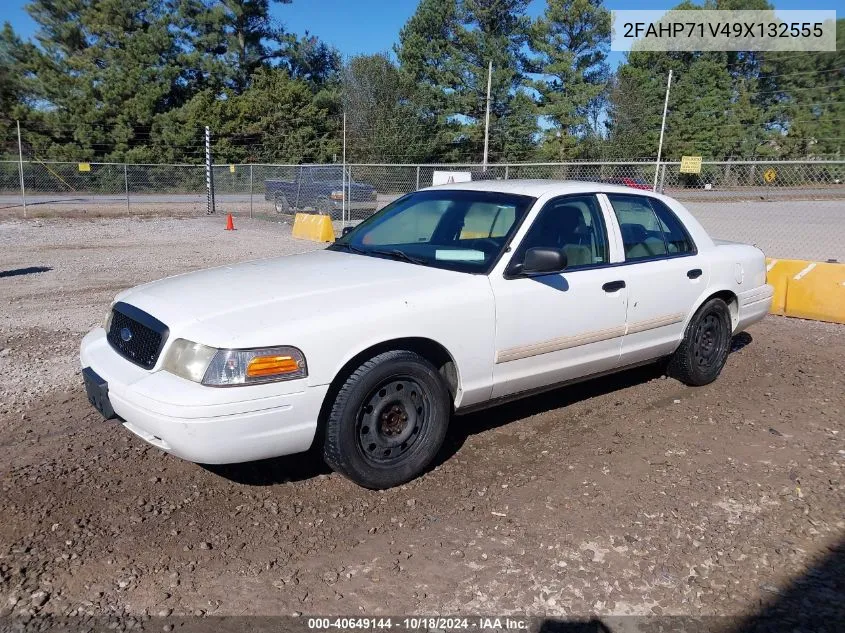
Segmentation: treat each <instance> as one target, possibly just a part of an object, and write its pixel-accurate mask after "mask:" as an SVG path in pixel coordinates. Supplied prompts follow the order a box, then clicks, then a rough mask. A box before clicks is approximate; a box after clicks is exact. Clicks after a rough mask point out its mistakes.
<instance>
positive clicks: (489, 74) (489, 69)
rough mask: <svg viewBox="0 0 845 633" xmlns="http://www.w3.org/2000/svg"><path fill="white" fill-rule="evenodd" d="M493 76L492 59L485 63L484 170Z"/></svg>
mask: <svg viewBox="0 0 845 633" xmlns="http://www.w3.org/2000/svg"><path fill="white" fill-rule="evenodd" d="M492 77H493V60H492V59H491V60H490V62H489V63H488V65H487V114H486V115H485V116H484V171H487V147H488V143H489V141H490V82H491V79H492Z"/></svg>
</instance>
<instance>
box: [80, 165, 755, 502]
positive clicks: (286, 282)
mask: <svg viewBox="0 0 845 633" xmlns="http://www.w3.org/2000/svg"><path fill="white" fill-rule="evenodd" d="M771 300H772V287H771V286H769V285H767V284H766V266H765V262H764V258H763V253H762V252H760V251H759V250H758V249H756V248H754V247H752V246H745V245H741V244H733V243H716V242H714V241H713V240H712V239H711V238H710V237H709V236H708V235H707V233H706V232H705V231H704V229H703V228H702V227H701V225H700V224H699V223H698V222H697V221H696V220H695V219H694V218H693V217H692V215H691V214H690V213H689V212H688V211H687V210H686V209H685V208H684V207H683V206H682V205H681V204H679V203H678V202H677V201H675V200H673V199H671V198H668V197H665V196H661V195H657V194H653V193H650V192H645V191H641V190H637V189H630V188H626V187H620V186H614V185H607V184H598V183H587V182H550V181H494V182H491V181H483V182H471V183H462V184H458V185H448V186H444V187H436V188H430V189H424V190H421V191H417V192H414V193H411V194H408V195H406V196H403V197H402V198H399V199H398V200H396V201H394V202H393V203H391V204H390V205H389V206H388V207H386V208H385V209H383V210H382V211H380V212H379V213H377V214H375V215H373V216H372V217H370V218H369V219H367V220H366V221H364V222H362V223H361V224H359V225H358V226H357V227H356V228H355V229H354V230H352V231H351V232H348V233H346V234H345V235H343V237H341V238H340V239H338V240H337V241H336V242H335V243H333V244H331V245H330V246H329V247H328V248H326V249H325V250H320V251H315V252H311V253H307V254H302V255H293V256H288V257H278V258H271V259H263V260H258V261H251V262H245V263H242V264H236V265H229V266H221V267H219V268H213V269H210V270H204V271H199V272H194V273H189V274H184V275H178V276H175V277H170V278H167V279H163V280H161V281H156V282H153V283H148V284H145V285H142V286H139V287H137V288H133V289H131V290H127V291H125V292H123V293H121V294H119V295H118V296H117V297H116V299H115V303H114V304H113V305H112V306H111V309H110V310H109V313H108V316H107V318H106V322H105V324H104V327H102V328H97V329H96V330H94V331H92V332H91V333H89V334H88V335H87V336H86V337H85V338H84V339H83V341H82V349H81V362H82V367H83V376H84V380H85V386H86V390H87V393H88V397H89V399H90V401H91V402H92V404H94V406H96V407H97V409H99V411H100V412H101V413H102V414H103V415H104V416H105V417H106V418H116V419H118V420H119V421H120V423H121V424H123V426H125V427H126V428H127V429H128V430H129V431H132V432H133V433H135V434H136V435H138V436H139V437H141V438H142V439H144V440H146V441H147V442H149V443H151V444H153V445H155V446H157V447H159V448H161V449H163V450H164V451H167V452H170V453H173V454H174V455H177V456H179V457H182V458H184V459H187V460H191V461H195V462H199V463H208V464H220V463H232V462H243V461H250V460H257V459H262V458H268V457H275V456H279V455H286V454H290V453H297V452H301V451H306V450H308V449H309V448H311V447H312V446H313V447H314V448H317V449H319V450H321V451H322V454H323V457H324V459H325V460H326V462H327V463H328V464H329V465H330V466H331V467H332V468H334V469H335V470H337V471H339V472H341V473H343V474H344V475H346V476H348V477H349V478H351V479H352V480H354V481H356V482H357V483H359V484H361V485H363V486H366V487H369V488H386V487H390V486H395V485H398V484H401V483H403V482H406V481H408V480H410V479H412V478H413V477H415V476H417V475H419V474H420V473H421V472H423V471H424V470H425V469H426V467H427V466H428V465H429V464H430V463H431V462H432V460H433V458H434V457H435V454H436V453H437V452H438V450H439V448H440V446H441V443H442V442H443V439H444V436H445V434H446V429H447V426H448V424H449V422H450V420H451V419H452V417H453V414H460V413H464V412H468V411H472V410H476V409H479V408H482V407H487V406H491V405H495V404H497V403H500V402H502V401H504V400H509V399H513V398H520V397H523V396H527V395H530V394H534V393H537V392H539V391H542V390H547V389H552V388H555V387H558V386H560V385H564V384H568V383H572V382H574V381H578V380H583V379H585V378H590V377H593V376H598V375H600V374H606V373H609V372H614V371H618V370H621V369H623V368H627V367H632V366H634V365H640V364H644V363H651V362H657V361H663V360H668V363H667V367H668V370H667V371H668V373H669V374H670V375H671V376H674V377H675V378H677V379H678V380H681V381H683V382H684V383H686V384H689V385H704V384H707V383H709V382H711V381H713V380H715V379H716V377H717V376H718V375H719V372H720V371H721V370H722V367H723V366H724V364H725V361H726V359H727V356H728V351H729V348H730V341H731V336H732V334H734V333H736V332H738V331H740V330H742V329H744V328H746V327H747V326H748V325H750V324H751V323H754V322H755V321H759V320H760V319H762V318H763V317H764V316H765V315H766V313H767V312H768V311H769V307H770V304H771ZM456 423H460V422H459V421H457V422H456Z"/></svg>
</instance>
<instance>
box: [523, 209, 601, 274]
mask: <svg viewBox="0 0 845 633" xmlns="http://www.w3.org/2000/svg"><path fill="white" fill-rule="evenodd" d="M585 240H586V241H589V230H588V229H587V227H586V226H585V224H584V216H583V214H582V213H581V209H580V208H578V207H576V206H575V205H571V204H570V205H567V204H563V205H560V206H556V207H552V208H551V209H548V210H546V211H545V212H544V213H543V215H541V216H540V219H539V223H538V224H537V226H536V230H534V229H532V231H531V232H530V233H529V235H528V237H527V243H526V245H525V249H526V250H528V249H529V248H536V247H542V248H560V249H562V250H563V252H564V253H566V259H567V265H568V266H585V265H588V264H592V263H593V252H592V249H591V248H590V246H589V245H587V244H585V243H584V242H585Z"/></svg>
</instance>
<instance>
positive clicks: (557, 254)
mask: <svg viewBox="0 0 845 633" xmlns="http://www.w3.org/2000/svg"><path fill="white" fill-rule="evenodd" d="M566 264H567V261H566V253H565V252H564V251H563V249H560V248H543V247H539V246H538V247H535V248H529V249H528V250H527V251H526V252H525V261H524V262H523V263H522V265H521V266H520V267H519V269H518V270H516V271H514V272H518V273H520V274H522V275H528V276H536V275H550V274H552V273H559V272H562V271H563V270H564V269H565V268H566Z"/></svg>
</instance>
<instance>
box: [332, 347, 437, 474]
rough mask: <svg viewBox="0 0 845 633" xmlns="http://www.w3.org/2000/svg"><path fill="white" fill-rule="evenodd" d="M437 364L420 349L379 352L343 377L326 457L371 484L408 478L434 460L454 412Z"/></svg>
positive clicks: (338, 468) (342, 471)
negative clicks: (419, 352)
mask: <svg viewBox="0 0 845 633" xmlns="http://www.w3.org/2000/svg"><path fill="white" fill-rule="evenodd" d="M449 400H450V396H449V390H448V389H447V388H446V385H445V384H444V383H443V379H442V378H441V377H440V374H438V372H437V369H436V368H435V367H434V366H433V365H432V364H431V363H430V362H428V361H427V360H426V359H425V358H423V357H422V356H420V355H419V354H416V353H414V352H410V351H405V350H397V351H389V352H384V353H382V354H379V355H378V356H376V357H374V358H372V359H370V360H368V361H367V362H365V363H364V364H362V365H361V366H360V367H358V368H357V369H356V370H355V371H354V372H353V373H352V374H351V375H350V376H349V377H348V378H347V379H346V380H345V381H344V383H343V385H342V386H341V388H340V390H339V391H338V393H337V396H336V397H335V400H334V403H333V406H332V408H331V411H330V413H329V416H328V419H327V421H326V434H325V441H324V444H323V458H324V459H325V460H326V463H327V464H328V465H329V466H330V467H331V468H332V469H333V470H336V471H337V472H340V473H342V474H343V475H346V476H347V477H348V478H349V479H351V480H352V481H354V482H355V483H357V484H359V485H361V486H364V487H365V488H373V489H382V488H390V487H393V486H398V485H400V484H403V483H405V482H407V481H409V480H411V479H413V478H414V477H416V476H418V475H419V474H421V473H422V472H423V471H424V470H425V469H426V467H427V466H429V464H431V462H432V460H433V459H434V457H435V455H436V454H437V452H438V451H439V450H440V447H441V445H442V444H443V439H444V438H445V436H446V429H447V427H448V425H449V417H450V413H451V406H450V401H449Z"/></svg>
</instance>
